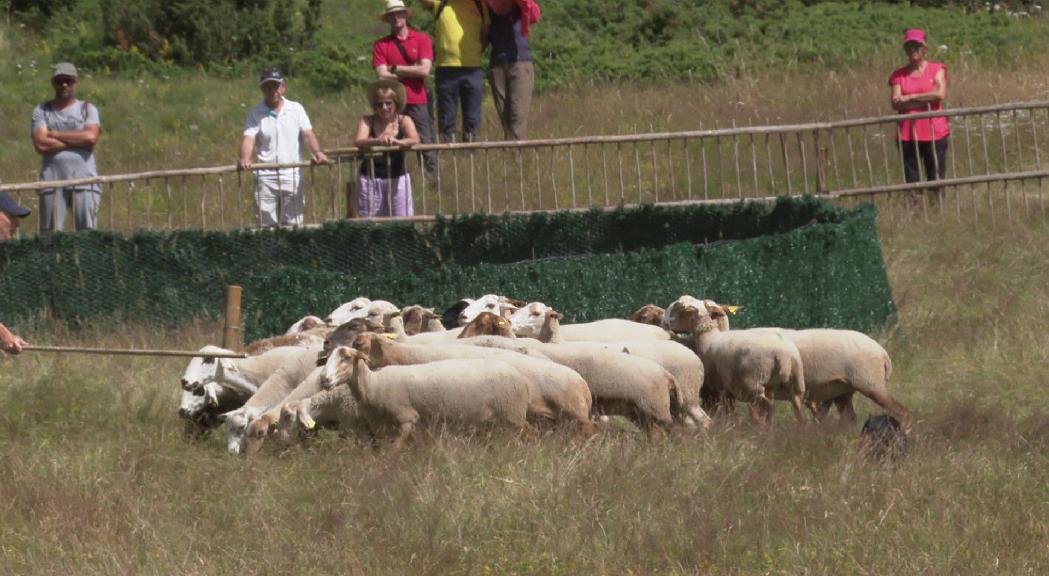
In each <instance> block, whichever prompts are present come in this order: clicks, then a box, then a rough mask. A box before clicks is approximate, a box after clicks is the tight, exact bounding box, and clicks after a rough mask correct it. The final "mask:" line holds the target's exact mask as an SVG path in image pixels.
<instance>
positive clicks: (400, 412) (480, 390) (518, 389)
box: [322, 346, 528, 447]
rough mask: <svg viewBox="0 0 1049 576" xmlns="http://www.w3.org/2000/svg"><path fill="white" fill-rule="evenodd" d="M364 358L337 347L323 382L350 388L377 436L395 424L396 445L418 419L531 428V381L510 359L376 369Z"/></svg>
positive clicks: (451, 361)
mask: <svg viewBox="0 0 1049 576" xmlns="http://www.w3.org/2000/svg"><path fill="white" fill-rule="evenodd" d="M366 360H367V357H366V355H365V354H364V353H363V352H359V351H357V350H354V349H353V348H349V347H346V346H340V347H338V348H336V349H335V350H333V351H332V354H331V357H330V358H328V363H327V364H326V365H325V367H324V375H323V376H322V383H323V382H325V381H326V382H327V384H328V385H330V386H334V385H338V384H342V383H345V384H347V385H348V386H349V387H350V391H351V392H352V393H353V397H354V399H355V400H356V401H357V402H358V404H359V405H360V409H361V415H362V416H363V417H364V419H365V420H366V421H367V423H368V424H369V427H370V429H371V430H372V433H373V435H377V434H380V433H381V432H382V431H383V429H384V428H385V426H384V425H385V424H392V425H394V426H396V427H397V431H396V433H395V436H394V439H393V446H394V447H400V446H401V445H402V444H403V443H404V441H405V440H406V439H407V438H408V437H409V436H410V435H411V433H412V430H413V429H414V428H415V426H416V424H417V423H418V422H419V421H420V420H441V421H448V422H457V423H465V424H482V423H488V422H495V423H500V424H505V425H507V426H510V427H513V428H516V429H519V430H526V429H527V428H528V419H527V414H528V382H527V381H526V380H525V378H524V377H523V376H521V374H520V373H519V372H518V371H517V370H516V369H514V367H513V366H511V365H510V364H509V363H507V362H504V361H501V360H494V359H486V360H480V359H479V360H441V361H439V362H430V363H428V364H424V365H417V366H387V367H385V368H382V369H381V370H375V371H374V372H373V371H372V370H371V368H369V367H368V364H367V362H366Z"/></svg>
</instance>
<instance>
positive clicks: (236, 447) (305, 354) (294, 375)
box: [216, 348, 320, 454]
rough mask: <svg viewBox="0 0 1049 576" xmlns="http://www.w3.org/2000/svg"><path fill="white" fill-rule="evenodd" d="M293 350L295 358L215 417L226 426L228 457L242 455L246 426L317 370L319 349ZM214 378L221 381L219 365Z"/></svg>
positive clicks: (220, 366) (220, 367)
mask: <svg viewBox="0 0 1049 576" xmlns="http://www.w3.org/2000/svg"><path fill="white" fill-rule="evenodd" d="M294 350H297V351H298V354H297V355H295V356H294V357H293V358H292V359H290V360H289V361H288V362H285V363H283V364H282V365H281V366H280V367H279V368H278V369H277V370H276V371H274V372H273V374H271V375H270V376H269V377H268V378H266V381H265V382H263V383H262V384H261V385H260V386H259V390H258V392H256V393H255V394H253V395H252V396H251V398H249V399H248V400H247V402H245V403H244V405H243V406H241V407H240V408H237V409H235V410H231V411H229V412H225V413H223V414H221V415H220V416H219V417H220V418H221V419H222V420H223V421H224V422H225V423H226V430H227V434H226V449H227V450H228V451H229V452H230V454H240V453H242V452H243V451H244V447H245V442H244V441H245V435H246V432H247V426H248V424H250V423H251V421H252V420H254V419H255V418H257V417H258V416H259V415H261V414H262V413H263V412H265V411H266V410H268V409H269V408H271V407H273V406H274V405H275V404H277V403H279V402H281V401H282V400H284V398H285V397H287V396H288V394H290V393H291V391H292V390H294V389H295V387H296V386H298V384H299V383H300V382H302V381H303V380H305V379H306V377H307V376H309V374H310V372H311V371H313V369H314V368H316V367H317V353H318V352H319V351H320V349H319V348H299V349H294ZM216 377H217V379H220V380H221V379H222V365H219V367H218V370H217V371H216Z"/></svg>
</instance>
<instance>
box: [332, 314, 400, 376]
mask: <svg viewBox="0 0 1049 576" xmlns="http://www.w3.org/2000/svg"><path fill="white" fill-rule="evenodd" d="M385 328H386V327H385V326H383V325H382V324H381V323H378V322H375V321H374V320H371V319H369V318H354V319H353V320H350V321H349V322H346V323H344V324H342V325H340V326H339V327H338V328H336V329H335V330H332V331H331V333H330V334H328V337H327V338H325V339H324V344H323V345H322V347H321V352H320V354H318V355H317V365H318V366H321V365H323V364H324V363H325V362H327V361H328V355H329V354H331V351H332V350H334V349H335V347H336V346H349V345H350V344H352V343H353V340H354V339H355V338H356V337H357V335H358V334H362V333H364V332H381V331H383V330H385Z"/></svg>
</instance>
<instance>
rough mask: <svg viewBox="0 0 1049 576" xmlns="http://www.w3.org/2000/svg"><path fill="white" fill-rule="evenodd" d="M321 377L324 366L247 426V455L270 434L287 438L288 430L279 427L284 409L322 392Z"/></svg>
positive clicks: (256, 448)
mask: <svg viewBox="0 0 1049 576" xmlns="http://www.w3.org/2000/svg"><path fill="white" fill-rule="evenodd" d="M323 375H324V365H323V364H322V365H320V366H317V367H316V368H314V369H313V371H312V372H310V373H309V375H307V376H306V378H305V379H304V380H303V381H302V382H299V384H298V386H296V387H295V389H294V390H292V391H291V392H290V393H289V394H288V395H287V396H286V397H284V399H283V400H281V401H280V402H278V403H276V404H274V405H273V406H271V407H270V408H269V409H267V410H266V411H265V412H263V413H262V414H260V415H259V416H258V417H257V418H255V419H253V420H252V421H251V422H250V423H249V424H248V427H247V431H246V432H245V449H246V451H247V453H249V454H252V453H254V452H257V451H258V450H259V448H260V447H261V446H262V443H263V442H264V441H265V439H266V437H267V436H269V435H270V434H271V433H277V434H278V435H279V436H280V437H281V439H283V440H287V439H288V438H289V435H288V434H287V431H288V430H285V428H282V427H281V426H280V421H281V418H282V417H283V416H284V412H285V407H286V406H288V405H291V404H294V403H296V402H301V401H304V400H307V399H309V398H310V397H312V396H314V395H316V394H319V393H321V392H324V388H323V387H322V386H321V377H322V376H323Z"/></svg>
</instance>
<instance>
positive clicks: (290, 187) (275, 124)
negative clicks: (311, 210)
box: [237, 68, 328, 228]
mask: <svg viewBox="0 0 1049 576" xmlns="http://www.w3.org/2000/svg"><path fill="white" fill-rule="evenodd" d="M259 88H260V89H261V90H262V96H263V99H262V102H260V103H259V105H258V106H255V107H254V108H252V109H251V111H250V112H248V119H247V120H246V121H245V122H244V134H243V137H242V138H241V142H240V160H239V162H238V163H237V167H238V168H239V169H240V170H250V169H251V152H252V150H255V153H256V158H257V159H258V162H259V163H262V164H288V163H294V162H301V161H302V157H301V155H300V141H305V142H306V145H307V146H308V147H309V149H310V161H311V162H312V163H314V164H323V163H325V162H327V161H328V157H327V156H326V155H325V154H324V151H323V150H322V149H321V145H320V144H319V143H318V142H317V136H316V135H315V134H314V133H313V125H312V124H310V118H309V116H307V115H306V110H305V109H304V108H303V107H302V105H301V104H299V103H298V102H293V101H291V100H288V99H287V98H285V97H284V93H285V92H286V91H287V89H288V83H287V81H286V80H285V79H284V74H282V73H281V71H280V70H279V69H277V68H266V69H264V70H263V71H262V75H261V76H260V77H259ZM301 173H302V170H301V169H300V168H274V169H264V170H256V171H255V212H256V215H257V217H258V225H259V226H261V227H263V228H269V227H273V226H277V225H280V226H301V225H302V223H303V214H304V212H305V211H306V198H305V196H304V194H303V191H302V174H301Z"/></svg>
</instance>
